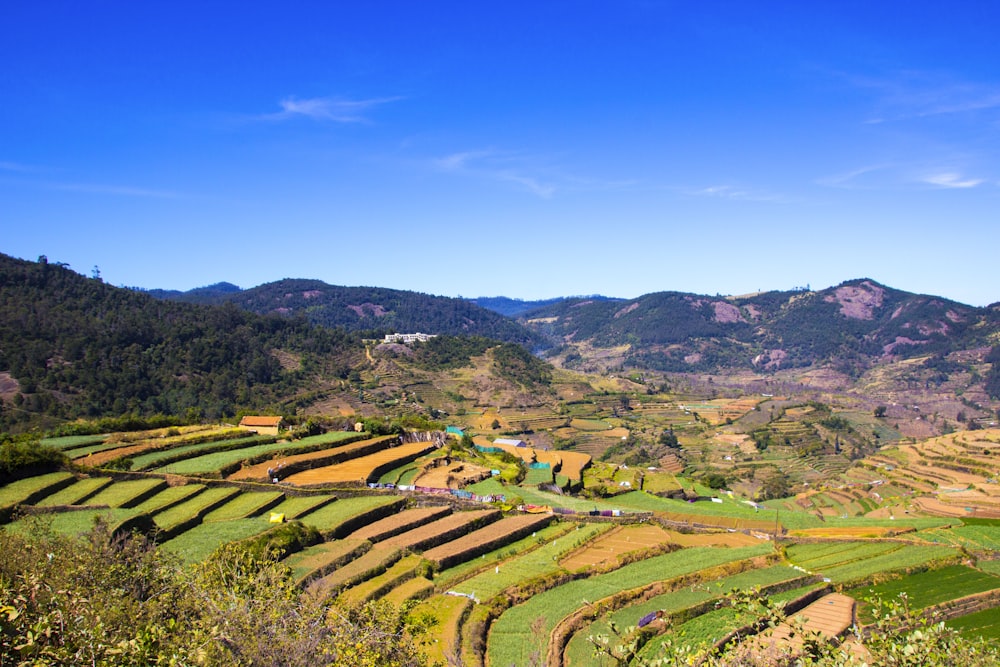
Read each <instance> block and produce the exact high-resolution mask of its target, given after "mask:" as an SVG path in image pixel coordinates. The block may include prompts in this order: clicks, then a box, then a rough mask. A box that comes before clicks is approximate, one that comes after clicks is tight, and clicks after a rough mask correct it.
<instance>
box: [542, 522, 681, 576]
mask: <svg viewBox="0 0 1000 667" xmlns="http://www.w3.org/2000/svg"><path fill="white" fill-rule="evenodd" d="M669 541H670V536H669V535H668V534H667V531H665V530H664V529H663V528H660V527H659V526H657V525H655V524H641V525H636V526H622V527H621V528H617V529H614V530H611V531H609V532H607V533H605V534H604V535H601V536H600V537H598V538H597V539H596V540H594V541H593V542H591V543H590V544H588V545H587V546H585V547H583V548H581V549H578V550H576V551H574V552H572V553H570V554H569V555H568V556H566V557H565V558H563V559H562V561H560V563H559V564H560V565H562V566H563V567H564V568H566V569H567V570H570V571H573V570H580V569H582V568H585V567H592V566H594V565H600V564H603V563H613V562H615V561H616V560H617V559H618V556H620V555H621V554H625V553H628V552H630V551H637V550H639V549H647V548H649V547H652V546H656V545H658V544H663V543H664V542H669Z"/></svg>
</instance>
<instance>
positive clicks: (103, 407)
mask: <svg viewBox="0 0 1000 667" xmlns="http://www.w3.org/2000/svg"><path fill="white" fill-rule="evenodd" d="M362 354H363V348H362V347H361V345H360V341H359V339H358V338H357V336H356V335H354V334H348V333H345V332H344V331H342V330H335V329H327V328H321V327H316V326H313V325H311V324H309V323H307V322H306V321H305V320H304V319H303V318H291V317H276V316H270V317H266V316H261V315H256V314H253V313H249V312H246V311H244V310H241V309H239V308H237V307H235V306H234V305H232V304H229V305H224V306H222V307H217V306H215V307H207V306H198V305H192V304H186V303H176V302H172V301H160V300H157V299H154V298H153V297H152V296H149V295H147V294H142V293H138V292H136V291H133V290H128V289H122V288H117V287H112V286H110V285H106V284H104V283H103V282H101V281H100V280H99V279H93V278H86V277H84V276H82V275H80V274H78V273H75V272H73V271H71V270H69V269H68V268H65V267H64V266H61V265H58V264H50V263H48V262H47V261H45V260H44V258H42V259H41V260H40V261H39V262H26V261H23V260H19V259H14V258H12V257H8V256H6V255H0V399H2V400H0V427H6V426H10V425H12V424H16V423H18V422H25V423H26V422H30V421H32V420H34V419H35V418H36V417H37V416H38V415H41V414H44V415H48V416H50V417H56V418H61V419H72V418H76V417H81V416H91V417H92V416H99V415H101V416H103V415H120V414H125V413H130V412H132V413H137V414H153V413H165V414H184V413H185V412H186V411H193V412H194V413H196V414H197V415H199V416H201V417H207V418H214V417H218V416H220V415H226V414H228V415H231V414H234V413H235V412H236V411H237V410H239V409H250V408H261V407H265V406H269V405H275V404H276V403H278V402H279V401H282V400H284V399H286V398H287V397H289V396H291V395H294V394H295V393H296V392H299V391H302V390H304V389H306V388H312V387H314V383H315V382H316V378H317V377H318V376H322V377H326V378H333V377H337V376H346V375H347V373H348V372H349V370H350V369H351V368H352V367H353V366H354V365H355V364H356V363H357V361H358V359H359V358H361V357H362Z"/></svg>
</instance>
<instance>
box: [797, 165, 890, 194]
mask: <svg viewBox="0 0 1000 667" xmlns="http://www.w3.org/2000/svg"><path fill="white" fill-rule="evenodd" d="M891 167H892V165H891V164H872V165H867V166H864V167H858V168H857V169H852V170H850V171H846V172H843V173H840V174H833V175H831V176H823V177H821V178H818V179H816V183H817V184H818V185H825V186H827V187H830V188H847V189H853V188H859V187H865V186H864V185H863V184H862V181H863V178H862V177H864V176H867V175H869V174H873V173H875V172H880V171H885V170H886V169H889V168H891Z"/></svg>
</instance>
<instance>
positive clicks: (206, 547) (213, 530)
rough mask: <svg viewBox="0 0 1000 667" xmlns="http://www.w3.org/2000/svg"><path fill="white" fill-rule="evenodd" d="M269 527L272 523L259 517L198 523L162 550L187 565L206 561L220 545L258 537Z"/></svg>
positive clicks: (171, 540)
mask: <svg viewBox="0 0 1000 667" xmlns="http://www.w3.org/2000/svg"><path fill="white" fill-rule="evenodd" d="M272 527H273V524H270V523H268V521H267V519H265V518H262V517H254V518H252V519H234V520H232V521H214V522H212V523H201V524H198V525H197V526H195V527H193V528H191V529H189V530H185V531H184V532H183V533H181V534H180V535H178V536H177V537H175V538H173V539H170V540H167V541H166V542H164V543H163V545H162V548H163V549H164V550H165V551H167V552H169V553H172V554H174V555H175V556H177V557H178V558H179V559H180V560H181V562H182V563H184V564H187V565H190V564H193V563H200V562H201V561H203V560H205V559H206V558H208V556H209V555H211V553H212V552H213V551H215V550H216V549H218V548H219V547H220V546H222V545H223V544H226V543H228V542H236V541H238V540H243V539H246V538H248V537H253V536H254V535H259V534H260V533H263V532H265V531H267V530H269V529H270V528H272Z"/></svg>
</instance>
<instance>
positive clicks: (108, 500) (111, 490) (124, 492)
mask: <svg viewBox="0 0 1000 667" xmlns="http://www.w3.org/2000/svg"><path fill="white" fill-rule="evenodd" d="M161 486H162V487H164V488H166V482H164V481H163V480H162V479H158V478H149V479H131V480H125V481H122V482H118V481H116V482H113V483H112V484H110V485H108V486H106V487H104V488H103V489H101V490H100V491H99V492H98V493H97V495H95V496H93V497H92V498H90V499H89V500H87V504H88V505H107V506H108V507H124V506H125V505H128V504H130V503H131V502H132V501H133V500H135V499H136V498H138V497H140V496H142V495H143V494H144V493H147V492H149V491H151V490H152V489H155V488H158V487H161Z"/></svg>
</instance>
